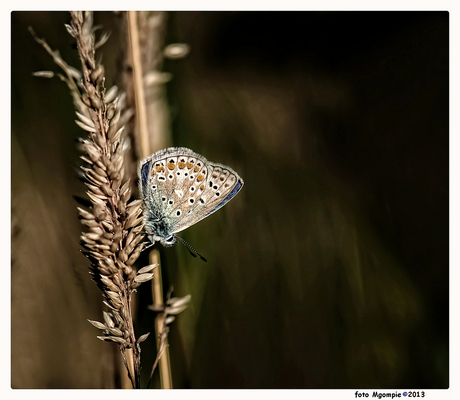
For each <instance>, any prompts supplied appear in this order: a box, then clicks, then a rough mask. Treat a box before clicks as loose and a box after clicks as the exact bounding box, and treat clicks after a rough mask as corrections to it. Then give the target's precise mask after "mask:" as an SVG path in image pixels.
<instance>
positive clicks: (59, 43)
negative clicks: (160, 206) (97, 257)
mask: <svg viewBox="0 0 460 400" xmlns="http://www.w3.org/2000/svg"><path fill="white" fill-rule="evenodd" d="M120 18H123V14H120V13H119V14H114V13H109V12H104V13H96V14H95V21H96V24H98V23H100V24H102V25H103V28H104V29H106V30H111V31H112V36H111V37H110V39H109V41H108V42H107V44H105V45H104V46H103V47H102V49H101V50H100V54H102V56H103V62H104V65H105V67H106V73H107V80H108V82H109V85H108V86H110V85H112V84H116V83H117V82H116V74H115V72H114V71H115V70H116V68H115V67H116V66H117V65H120V63H122V61H121V60H120V46H121V44H122V43H124V39H123V38H122V37H121V35H122V32H121V31H120V30H119V26H120ZM69 19H70V18H69V15H68V14H67V13H65V12H14V13H12V15H11V22H12V42H11V45H12V47H11V55H12V66H11V73H12V82H11V95H12V99H11V100H12V119H11V122H12V138H11V139H12V140H11V156H12V210H11V214H12V215H11V218H12V274H11V276H12V282H11V293H12V299H11V300H12V303H11V304H12V309H11V319H12V321H11V322H12V324H11V329H12V331H11V333H12V348H11V368H12V370H11V385H12V387H13V388H99V387H118V386H119V385H120V372H119V369H118V367H117V366H118V362H119V361H117V360H118V350H117V347H116V346H115V345H112V344H106V343H102V342H100V341H99V340H98V339H96V335H97V334H99V332H98V331H97V330H96V329H95V328H94V327H92V326H91V325H90V324H89V323H88V322H87V321H86V319H92V320H101V319H102V302H101V295H100V293H99V291H98V289H97V288H96V285H95V284H94V283H93V282H92V281H91V280H90V276H89V274H88V273H87V272H88V263H87V262H86V259H85V258H84V257H83V256H82V255H81V254H80V252H79V232H80V230H81V226H80V223H79V221H78V218H77V213H76V209H75V207H76V203H75V200H74V199H73V195H82V194H83V193H84V187H83V185H82V184H81V183H80V182H79V181H78V180H77V179H76V174H75V171H74V168H75V167H76V166H78V165H79V164H80V162H79V158H78V157H79V155H80V154H79V153H78V151H77V150H76V146H75V138H76V137H79V136H85V134H84V133H83V132H82V131H81V129H80V128H78V126H77V125H76V124H75V123H74V122H73V121H74V119H76V117H75V114H74V111H73V105H72V100H71V97H70V95H69V93H68V90H67V88H66V86H65V84H64V83H62V82H61V81H59V79H57V78H55V79H51V80H49V79H40V78H37V77H33V76H32V72H34V71H38V70H53V71H58V68H57V66H55V65H54V64H53V61H52V60H51V58H50V56H49V55H48V54H46V53H45V51H44V50H43V49H42V48H41V47H40V46H39V45H38V44H37V43H35V42H34V40H33V39H32V37H31V35H30V33H29V32H28V30H27V27H28V26H29V25H31V26H33V28H34V29H35V31H36V32H37V34H38V35H39V36H40V37H44V38H46V40H47V41H48V43H49V44H50V46H51V47H52V48H53V49H58V50H59V51H60V52H61V54H62V56H63V58H64V59H65V60H66V61H68V62H69V63H70V64H71V65H73V66H76V67H79V61H78V55H77V53H76V50H75V48H74V46H73V43H72V38H71V37H70V36H69V35H68V34H67V32H66V30H65V28H64V23H67V22H69ZM166 38H167V43H173V42H185V43H188V44H189V45H190V46H191V52H190V54H189V55H188V56H187V57H186V58H185V59H181V60H175V61H172V60H171V61H167V62H166V63H165V65H164V70H165V71H168V72H171V73H172V74H173V80H172V81H171V82H170V83H168V85H167V93H168V100H169V103H170V111H171V121H172V125H171V126H172V133H173V139H172V143H171V145H174V146H186V147H190V148H192V149H193V150H194V151H196V152H198V153H200V154H203V155H204V156H205V157H206V158H208V159H209V160H211V161H215V162H220V163H223V164H227V165H229V166H231V167H232V168H233V169H235V170H236V171H237V172H238V173H239V174H240V175H241V177H242V178H243V179H244V181H245V186H244V188H243V190H242V191H241V193H240V194H239V195H238V196H237V197H236V198H235V199H234V200H233V201H232V202H230V203H229V204H228V205H227V206H225V207H224V208H223V209H222V210H220V211H219V212H218V213H216V214H213V215H212V216H210V217H209V218H207V219H205V220H204V221H202V222H200V223H199V224H198V225H196V226H193V227H191V228H189V229H188V230H186V231H185V232H184V233H183V234H182V236H183V237H184V238H185V239H186V240H187V241H188V242H189V243H191V244H192V245H193V246H194V247H195V248H196V249H197V250H198V251H199V252H200V253H202V254H203V255H204V256H205V257H206V258H207V259H208V262H207V263H203V262H202V261H200V260H199V259H195V258H192V257H190V255H189V254H188V252H187V251H186V249H185V247H183V246H177V247H174V248H168V249H160V250H161V255H162V260H163V275H164V276H163V278H164V286H165V290H167V289H168V287H170V286H174V295H175V296H185V295H187V294H191V295H192V303H191V305H190V307H189V308H188V309H186V310H185V311H184V312H183V313H182V314H181V315H179V316H178V318H177V320H176V321H175V322H173V323H172V325H171V332H170V336H169V343H170V354H171V368H172V374H173V384H174V387H176V388H268V389H271V388H280V389H282V388H305V389H309V388H318V389H322V388H401V389H403V388H404V389H409V388H447V387H448V386H449V380H448V376H449V369H448V368H449V332H448V327H449V320H448V315H449V302H448V299H449V292H448V284H449V256H448V254H449V247H448V239H449V212H448V204H449V203H448V201H449V200H448V194H449V156H448V151H449V130H448V129H449V111H448V110H449V97H448V96H449V79H448V61H449V14H448V13H447V12H171V13H169V14H168V22H167V34H166ZM140 261H141V262H146V260H145V255H144V258H143V259H140ZM146 286H147V285H146ZM141 288H142V287H141ZM151 302H152V300H151V293H150V291H149V288H148V287H145V288H143V290H141V291H140V293H139V310H138V317H137V327H136V332H137V333H138V334H139V335H140V334H142V333H145V332H147V331H153V329H154V328H153V314H152V313H151V312H150V311H148V310H147V305H149V304H151ZM142 349H143V352H142V357H143V359H142V362H143V373H144V375H143V378H142V379H143V385H145V383H146V381H147V379H148V378H147V376H148V373H149V371H150V368H151V365H152V362H153V359H154V357H155V345H154V340H153V335H152V337H151V338H150V339H149V340H148V341H147V342H144V344H143V347H142ZM154 383H155V385H158V380H156V381H155V382H154Z"/></svg>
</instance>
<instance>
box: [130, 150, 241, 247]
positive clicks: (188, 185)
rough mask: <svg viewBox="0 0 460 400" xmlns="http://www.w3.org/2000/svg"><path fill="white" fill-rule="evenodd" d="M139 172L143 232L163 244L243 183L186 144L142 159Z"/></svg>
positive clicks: (223, 201) (171, 242)
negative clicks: (142, 205)
mask: <svg viewBox="0 0 460 400" xmlns="http://www.w3.org/2000/svg"><path fill="white" fill-rule="evenodd" d="M138 175H139V191H140V193H141V196H142V198H143V200H144V226H145V231H146V233H147V236H148V238H149V240H150V241H151V242H152V243H155V242H160V243H161V244H162V245H163V246H166V247H168V246H173V245H175V244H176V242H177V236H176V233H178V232H181V231H183V230H184V229H186V228H188V227H189V226H191V225H194V224H196V223H197V222H199V221H201V220H202V219H203V218H206V217H207V216H209V215H210V214H212V213H214V212H215V211H217V210H218V209H220V208H221V207H223V206H224V205H225V204H226V203H227V202H228V201H230V200H231V199H232V198H233V197H235V196H236V194H237V193H238V192H239V191H240V190H241V188H242V187H243V184H244V182H243V180H242V179H241V178H240V176H239V175H238V174H237V173H236V172H235V171H234V170H232V169H231V168H230V167H228V166H225V165H222V164H218V163H213V162H210V161H208V160H206V158H204V157H203V156H202V155H200V154H198V153H195V152H194V151H192V150H190V149H188V148H185V147H170V148H168V149H164V150H160V151H158V152H156V153H154V154H152V155H150V156H149V157H147V158H145V159H143V160H142V161H141V162H140V163H139V169H138Z"/></svg>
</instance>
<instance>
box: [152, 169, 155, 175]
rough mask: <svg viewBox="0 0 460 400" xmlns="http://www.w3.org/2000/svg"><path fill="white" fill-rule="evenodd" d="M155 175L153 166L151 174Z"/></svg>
mask: <svg viewBox="0 0 460 400" xmlns="http://www.w3.org/2000/svg"><path fill="white" fill-rule="evenodd" d="M153 175H155V168H152V176H153Z"/></svg>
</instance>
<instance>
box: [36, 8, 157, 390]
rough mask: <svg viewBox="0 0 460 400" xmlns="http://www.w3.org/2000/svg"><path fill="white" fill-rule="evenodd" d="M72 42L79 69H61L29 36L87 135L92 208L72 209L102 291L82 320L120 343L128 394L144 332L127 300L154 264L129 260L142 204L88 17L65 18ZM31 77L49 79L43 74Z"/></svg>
mask: <svg viewBox="0 0 460 400" xmlns="http://www.w3.org/2000/svg"><path fill="white" fill-rule="evenodd" d="M66 28H67V31H68V32H69V34H70V35H71V36H72V37H73V38H75V40H76V43H77V48H78V52H79V55H80V58H81V63H82V71H81V72H80V71H77V70H76V69H74V68H72V67H70V66H69V65H67V63H65V61H64V60H63V59H62V58H61V56H60V55H59V53H58V52H57V51H53V50H51V48H50V47H49V46H48V45H47V43H46V42H45V41H44V40H43V39H39V38H38V37H37V36H36V35H35V33H34V32H33V31H32V30H31V32H32V34H33V35H34V37H35V39H36V40H37V41H38V42H39V43H40V44H42V46H43V47H44V48H45V49H46V50H47V51H48V52H49V53H50V54H51V55H52V56H53V59H54V61H55V62H56V63H57V64H58V65H59V66H60V67H61V68H62V69H63V71H64V73H65V74H64V75H61V74H58V76H59V77H60V78H61V79H62V80H63V81H65V82H66V83H67V85H68V87H69V89H70V91H71V93H72V96H73V99H74V104H75V106H76V109H77V112H76V114H77V116H78V120H77V121H76V123H77V124H78V125H79V126H80V127H81V128H83V129H84V130H85V131H86V132H87V133H88V139H86V140H81V144H82V147H83V148H84V150H85V152H86V155H85V156H82V157H81V158H82V159H83V161H84V162H85V165H84V166H82V167H81V168H82V170H83V176H84V182H85V184H86V186H87V188H88V190H87V192H86V193H87V195H88V197H89V198H90V201H91V204H92V205H91V207H90V208H89V209H88V210H85V209H83V208H81V207H79V208H78V211H79V214H80V219H81V222H82V223H83V225H85V226H86V227H87V228H88V229H87V231H86V232H83V233H82V234H81V245H82V246H83V250H82V252H83V254H84V255H85V256H86V257H87V258H88V259H89V261H90V263H91V268H90V272H91V274H92V278H93V280H94V281H95V282H96V284H97V285H98V287H99V288H100V289H101V290H102V293H103V297H104V304H105V305H106V306H107V307H108V308H109V311H108V312H104V317H103V319H104V322H97V321H89V322H91V324H93V325H94V326H95V327H96V328H98V329H101V330H102V331H103V334H102V335H100V336H98V338H99V339H101V340H104V341H108V342H114V343H117V344H118V345H119V348H120V352H121V354H122V357H123V360H124V364H125V367H126V369H127V371H128V375H129V378H130V380H131V382H132V385H133V387H134V388H139V387H140V354H141V348H140V345H139V344H140V343H141V342H142V341H144V340H145V339H146V338H147V337H148V335H149V333H147V334H144V335H142V336H140V337H138V338H136V335H135V333H134V327H133V310H132V299H133V293H134V292H135V291H136V289H137V288H138V287H139V286H140V284H141V283H143V282H147V281H149V280H151V279H152V278H153V275H154V274H153V269H154V268H155V266H156V265H149V266H146V267H143V268H141V269H140V270H139V271H137V272H136V271H135V270H134V268H133V264H134V262H135V261H136V260H137V259H138V257H139V255H140V253H141V251H142V250H143V249H144V247H145V242H142V240H143V238H144V235H143V233H142V231H143V222H142V220H143V218H142V201H141V200H134V201H129V200H130V197H131V190H130V187H129V181H127V182H125V183H124V184H122V182H123V177H124V165H123V162H124V159H123V151H124V146H123V141H124V140H123V138H122V137H121V135H122V132H123V125H122V124H121V123H120V122H121V120H122V119H121V116H122V110H121V107H120V103H121V102H120V98H119V97H115V93H116V88H113V89H110V90H106V88H105V78H104V68H103V66H102V65H101V64H98V63H97V62H96V60H95V50H96V48H97V47H99V46H100V45H101V44H102V43H103V42H104V41H105V40H106V39H107V37H108V36H107V35H103V36H102V38H101V40H100V41H99V42H97V43H96V41H95V36H94V28H93V18H92V13H90V12H86V13H82V12H71V23H70V24H69V25H66ZM35 75H38V76H48V77H50V76H53V73H49V72H47V71H45V72H40V73H36V74H35ZM128 349H129V350H131V351H132V364H133V365H132V367H131V368H130V366H129V365H128V359H127V355H126V353H127V350H128Z"/></svg>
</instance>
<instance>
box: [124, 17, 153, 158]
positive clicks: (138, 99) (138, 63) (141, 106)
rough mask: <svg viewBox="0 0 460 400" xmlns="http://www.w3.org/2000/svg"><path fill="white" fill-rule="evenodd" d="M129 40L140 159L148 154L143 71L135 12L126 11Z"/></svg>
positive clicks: (148, 142) (148, 143) (148, 144)
mask: <svg viewBox="0 0 460 400" xmlns="http://www.w3.org/2000/svg"><path fill="white" fill-rule="evenodd" d="M128 27H129V39H130V47H131V58H132V63H133V65H132V67H133V81H134V99H135V103H136V121H137V132H138V137H139V141H140V151H141V157H147V156H148V155H149V154H150V141H149V129H148V122H147V112H146V106H145V93H144V82H143V76H144V73H143V70H142V60H141V51H140V48H139V31H138V28H137V15H136V11H128Z"/></svg>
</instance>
